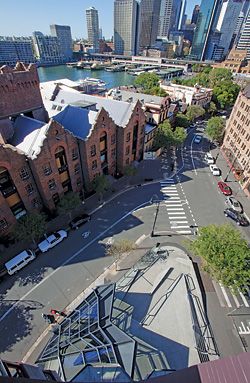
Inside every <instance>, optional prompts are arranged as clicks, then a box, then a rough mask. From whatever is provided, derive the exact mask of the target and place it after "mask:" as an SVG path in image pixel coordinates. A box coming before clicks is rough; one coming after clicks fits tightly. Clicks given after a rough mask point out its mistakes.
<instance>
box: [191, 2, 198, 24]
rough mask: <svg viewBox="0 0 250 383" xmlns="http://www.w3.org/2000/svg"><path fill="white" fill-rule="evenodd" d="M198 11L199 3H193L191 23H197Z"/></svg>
mask: <svg viewBox="0 0 250 383" xmlns="http://www.w3.org/2000/svg"><path fill="white" fill-rule="evenodd" d="M199 12H200V6H199V5H195V6H194V10H193V14H192V19H191V24H196V23H197V19H198V15H199Z"/></svg>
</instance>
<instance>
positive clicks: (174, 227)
mask: <svg viewBox="0 0 250 383" xmlns="http://www.w3.org/2000/svg"><path fill="white" fill-rule="evenodd" d="M187 228H189V225H173V226H171V229H187Z"/></svg>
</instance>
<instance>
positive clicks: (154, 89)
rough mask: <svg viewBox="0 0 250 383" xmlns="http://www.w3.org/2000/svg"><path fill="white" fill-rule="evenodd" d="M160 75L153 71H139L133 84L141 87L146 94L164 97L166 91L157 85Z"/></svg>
mask: <svg viewBox="0 0 250 383" xmlns="http://www.w3.org/2000/svg"><path fill="white" fill-rule="evenodd" d="M159 81H160V77H159V76H157V74H155V73H141V74H139V76H137V77H136V79H135V81H134V85H135V86H136V87H139V88H142V89H143V92H144V93H146V94H151V95H154V96H160V97H165V96H166V95H167V93H166V92H165V91H164V90H163V89H161V87H160V86H159Z"/></svg>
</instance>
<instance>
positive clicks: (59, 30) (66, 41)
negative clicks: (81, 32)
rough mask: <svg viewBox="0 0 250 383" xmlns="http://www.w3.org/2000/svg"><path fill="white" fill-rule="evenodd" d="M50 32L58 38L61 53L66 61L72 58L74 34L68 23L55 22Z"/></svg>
mask: <svg viewBox="0 0 250 383" xmlns="http://www.w3.org/2000/svg"><path fill="white" fill-rule="evenodd" d="M50 33H51V35H52V36H55V37H57V38H58V40H59V43H60V47H61V53H62V55H63V57H64V58H65V61H67V60H70V59H71V58H72V36H71V29H70V27H69V26H68V25H57V24H53V25H51V26H50Z"/></svg>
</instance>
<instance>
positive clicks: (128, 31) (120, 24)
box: [114, 0, 139, 56]
mask: <svg viewBox="0 0 250 383" xmlns="http://www.w3.org/2000/svg"><path fill="white" fill-rule="evenodd" d="M138 36H139V4H138V3H137V1H136V0H115V3H114V49H115V53H117V54H120V55H127V56H132V55H135V54H137V51H138Z"/></svg>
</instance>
